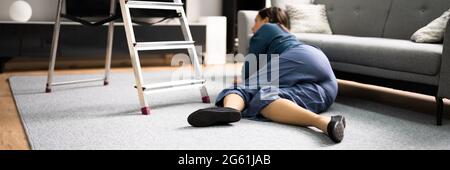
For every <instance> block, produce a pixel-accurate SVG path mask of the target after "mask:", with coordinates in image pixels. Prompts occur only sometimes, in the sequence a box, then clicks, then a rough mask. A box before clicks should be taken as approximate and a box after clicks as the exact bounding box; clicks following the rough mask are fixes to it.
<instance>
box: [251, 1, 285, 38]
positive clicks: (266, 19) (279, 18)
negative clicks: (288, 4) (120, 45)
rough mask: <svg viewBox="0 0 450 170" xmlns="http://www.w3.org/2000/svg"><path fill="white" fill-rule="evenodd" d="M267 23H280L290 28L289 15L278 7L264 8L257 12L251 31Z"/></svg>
mask: <svg viewBox="0 0 450 170" xmlns="http://www.w3.org/2000/svg"><path fill="white" fill-rule="evenodd" d="M267 23H274V24H280V25H282V26H284V27H285V28H287V29H290V27H291V26H290V23H289V16H288V15H287V13H286V12H285V11H283V10H282V9H280V8H278V7H270V8H264V9H262V10H260V11H259V12H258V15H257V16H256V18H255V25H254V26H253V28H252V31H253V33H255V32H256V31H258V29H259V28H260V27H261V26H262V25H264V24H267Z"/></svg>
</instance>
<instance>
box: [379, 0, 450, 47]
mask: <svg viewBox="0 0 450 170" xmlns="http://www.w3.org/2000/svg"><path fill="white" fill-rule="evenodd" d="M449 8H450V0H392V4H391V8H390V11H389V16H388V18H387V20H386V26H385V29H384V34H383V37H386V38H395V39H410V37H411V35H412V34H413V33H414V32H416V31H417V30H418V29H420V28H422V27H423V26H425V25H427V24H428V23H430V22H431V21H433V20H434V19H436V18H438V17H439V16H441V15H442V13H444V12H445V11H446V10H448V9H449Z"/></svg>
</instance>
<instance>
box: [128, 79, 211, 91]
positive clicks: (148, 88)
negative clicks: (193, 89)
mask: <svg viewBox="0 0 450 170" xmlns="http://www.w3.org/2000/svg"><path fill="white" fill-rule="evenodd" d="M205 82H206V81H205V80H180V81H171V82H164V83H156V84H151V85H144V86H143V89H144V91H154V90H161V89H165V88H174V87H182V86H191V85H202V84H204V83H205ZM135 88H136V86H135Z"/></svg>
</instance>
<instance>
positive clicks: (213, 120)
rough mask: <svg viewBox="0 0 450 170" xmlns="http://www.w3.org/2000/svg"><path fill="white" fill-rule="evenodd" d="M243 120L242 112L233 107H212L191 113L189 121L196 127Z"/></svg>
mask: <svg viewBox="0 0 450 170" xmlns="http://www.w3.org/2000/svg"><path fill="white" fill-rule="evenodd" d="M239 120H241V113H240V112H239V111H238V110H236V109H233V108H227V107H211V108H206V109H200V110H197V111H195V112H194V113H192V114H191V115H189V117H188V122H189V124H190V125H192V126H194V127H207V126H213V125H223V124H228V123H233V122H237V121H239Z"/></svg>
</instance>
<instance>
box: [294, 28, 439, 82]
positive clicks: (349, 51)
mask: <svg viewBox="0 0 450 170" xmlns="http://www.w3.org/2000/svg"><path fill="white" fill-rule="evenodd" d="M295 35H296V36H297V38H299V40H300V41H303V42H305V43H307V44H311V45H316V46H318V47H320V48H321V49H322V50H323V51H324V53H325V54H326V55H327V56H328V57H329V59H330V61H335V62H341V63H351V64H357V65H363V66H369V67H376V68H381V69H387V70H393V71H402V72H409V73H416V74H423V75H436V74H437V73H438V70H439V68H440V63H441V56H442V50H443V45H442V44H422V43H414V42H411V41H409V40H396V39H386V38H373V37H354V36H346V35H324V34H306V33H300V34H295Z"/></svg>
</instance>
